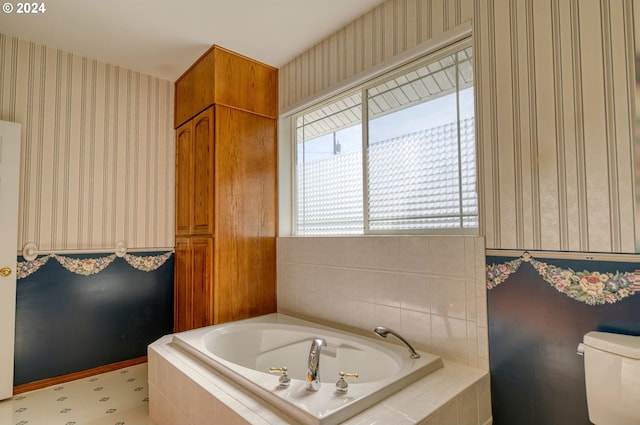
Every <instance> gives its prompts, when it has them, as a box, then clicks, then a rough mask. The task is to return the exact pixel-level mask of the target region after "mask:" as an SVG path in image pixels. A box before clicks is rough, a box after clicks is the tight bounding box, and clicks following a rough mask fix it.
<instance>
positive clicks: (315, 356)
mask: <svg viewBox="0 0 640 425" xmlns="http://www.w3.org/2000/svg"><path fill="white" fill-rule="evenodd" d="M326 346H327V341H325V340H324V339H322V338H314V339H313V341H311V349H310V350H309V362H308V366H307V385H306V387H307V391H318V390H319V389H320V352H321V350H322V347H326Z"/></svg>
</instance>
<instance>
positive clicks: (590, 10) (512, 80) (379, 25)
mask: <svg viewBox="0 0 640 425" xmlns="http://www.w3.org/2000/svg"><path fill="white" fill-rule="evenodd" d="M636 5H637V3H636V2H634V1H632V0H603V1H580V0H567V1H561V2H558V1H552V0H522V1H520V0H477V1H474V0H387V1H385V2H384V3H382V4H381V5H379V6H378V7H376V8H374V9H372V10H371V11H370V12H368V13H367V14H365V15H363V16H362V17H361V18H359V19H357V20H355V21H353V22H352V23H351V24H349V25H347V26H346V27H344V28H342V29H341V30H339V31H337V32H336V33H334V34H332V35H331V36H329V37H327V38H326V39H324V40H323V41H321V42H320V43H318V44H317V45H315V46H314V47H312V48H311V49H309V50H308V51H306V52H304V53H303V54H301V55H300V56H298V57H296V58H295V59H294V60H292V61H291V62H289V63H288V64H286V65H285V66H283V67H282V68H281V69H280V71H279V76H280V85H279V87H280V110H281V111H285V113H286V111H290V110H292V109H294V108H296V107H297V106H299V105H303V104H305V101H306V100H307V99H311V98H314V97H322V96H323V95H325V94H327V93H330V92H331V90H332V89H334V88H342V89H343V88H344V85H348V83H349V81H350V80H356V79H358V76H359V74H361V73H363V72H365V71H366V70H369V69H371V68H374V67H384V64H385V62H388V61H389V60H391V59H393V58H394V57H396V56H398V55H401V54H402V53H403V52H407V51H410V50H411V49H416V48H419V47H420V46H424V48H425V49H428V48H429V45H430V44H429V43H431V44H432V45H433V40H437V39H438V38H442V37H443V34H446V32H447V31H449V30H453V29H454V28H456V27H458V26H460V25H462V24H464V23H467V25H468V23H471V26H472V37H473V47H474V54H473V56H474V60H475V63H474V73H475V75H474V81H475V86H474V87H475V95H476V128H477V129H476V136H477V145H478V164H479V166H478V167H479V169H478V175H479V184H478V191H479V200H480V208H481V217H482V221H481V229H480V234H482V235H484V236H485V237H486V245H487V248H488V249H537V250H564V251H600V252H633V251H635V242H634V231H633V228H634V215H633V214H634V213H633V211H634V201H633V199H634V198H633V179H634V178H633V162H632V158H633V155H632V153H633V139H632V125H633V115H632V110H633V100H632V93H633V91H632V90H633V81H634V80H633V78H634V63H633V58H634V56H633V54H634V48H633V12H634V11H635V10H636V9H637V8H638V7H637V6H636Z"/></svg>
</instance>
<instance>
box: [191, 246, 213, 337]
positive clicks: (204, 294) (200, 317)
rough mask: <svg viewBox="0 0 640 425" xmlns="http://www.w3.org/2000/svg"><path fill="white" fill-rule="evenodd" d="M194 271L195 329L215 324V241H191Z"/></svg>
mask: <svg viewBox="0 0 640 425" xmlns="http://www.w3.org/2000/svg"><path fill="white" fill-rule="evenodd" d="M191 249H192V253H193V255H192V270H193V327H194V328H200V327H203V326H208V325H212V324H213V311H212V309H213V299H212V297H213V288H212V285H213V282H212V272H213V239H212V238H201V237H194V238H192V239H191Z"/></svg>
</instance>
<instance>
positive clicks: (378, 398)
mask: <svg viewBox="0 0 640 425" xmlns="http://www.w3.org/2000/svg"><path fill="white" fill-rule="evenodd" d="M252 322H253V323H265V324H269V323H273V324H284V325H295V326H304V327H312V328H317V329H319V330H325V331H327V332H334V333H338V334H343V335H346V336H348V337H352V338H357V339H363V340H366V341H367V342H369V343H372V344H375V345H381V346H383V347H388V349H390V350H392V351H394V352H397V353H402V356H406V359H407V360H408V361H409V362H411V361H415V362H416V363H417V362H421V363H424V364H423V365H422V366H420V367H419V369H421V370H420V371H419V372H418V373H416V371H413V373H414V374H413V375H411V374H405V376H403V377H402V378H400V379H397V380H395V381H390V382H386V381H389V379H387V380H382V382H385V384H384V385H382V386H380V385H379V384H378V387H377V388H376V389H375V390H374V391H372V392H371V396H369V397H368V398H366V397H364V398H363V397H358V399H357V400H355V401H354V402H352V403H350V404H348V405H344V406H341V407H339V408H336V409H334V410H333V411H332V412H331V414H330V415H328V416H322V415H318V414H316V413H314V412H310V411H309V410H307V409H304V408H301V407H299V406H295V405H292V403H291V402H289V401H287V400H284V399H283V397H281V396H280V394H279V393H278V392H277V391H272V390H269V389H268V388H265V386H264V385H260V384H258V383H256V382H255V380H256V379H254V380H251V379H249V378H247V377H246V376H244V375H242V374H239V373H237V371H236V370H234V367H233V365H234V364H233V363H231V362H229V361H227V360H224V359H220V358H218V359H212V358H211V357H210V356H209V355H207V354H206V353H203V352H201V351H200V350H198V349H197V348H195V347H193V346H191V345H189V344H188V343H186V342H184V338H182V337H183V336H184V335H189V336H190V337H191V336H197V335H200V334H206V333H207V332H209V331H210V329H211V328H215V327H222V326H234V325H237V324H246V323H252ZM169 344H170V345H171V346H172V347H174V348H176V349H177V350H179V351H181V352H182V353H184V354H186V355H188V356H192V357H194V358H195V359H196V360H198V361H200V362H203V363H205V364H206V365H207V366H209V367H211V368H212V369H214V370H215V371H217V372H219V373H221V374H222V375H223V376H225V377H226V378H227V379H230V380H231V381H235V382H236V383H237V384H238V385H241V386H242V387H243V388H244V389H245V390H247V391H249V392H250V393H252V394H253V395H255V396H256V397H259V398H261V399H262V400H264V401H266V402H267V403H269V404H271V405H272V406H274V407H275V408H277V409H279V410H281V411H283V412H285V413H286V414H287V415H289V416H291V417H294V418H296V419H297V420H299V421H302V422H303V423H313V424H314V425H335V424H339V423H342V422H343V421H345V420H347V419H349V418H350V417H352V416H354V415H357V414H359V413H360V412H362V411H364V410H366V409H368V408H369V407H371V406H372V405H375V404H377V403H381V402H384V400H385V399H387V398H388V397H390V396H391V395H393V394H394V393H396V392H397V391H399V390H401V389H403V388H404V387H406V386H408V385H411V384H412V383H414V382H416V381H417V380H420V379H422V378H424V377H425V376H428V375H429V374H431V373H433V372H434V371H437V370H438V369H441V368H443V367H444V362H443V360H442V358H441V357H440V356H438V355H435V354H432V353H428V352H426V351H422V350H418V352H419V353H420V354H421V356H422V358H421V359H418V360H412V359H410V358H409V352H408V351H407V350H406V347H404V346H401V345H398V344H394V343H390V342H387V341H385V340H381V339H378V338H374V337H369V336H365V335H362V334H360V333H354V332H350V331H348V330H344V329H339V328H335V327H332V326H328V325H325V324H321V323H317V322H313V321H310V320H305V319H301V318H298V317H294V316H290V315H287V314H283V313H270V314H266V315H262V316H258V317H254V318H249V319H243V320H239V321H234V322H228V323H223V324H219V325H213V326H208V327H204V328H198V329H193V330H190V331H185V332H180V333H178V334H173V335H171V339H170V343H169ZM214 357H215V355H214ZM256 374H258V375H257V376H262V375H264V373H263V372H261V371H255V370H254V371H253V372H252V373H250V375H252V376H253V377H254V378H255V376H256ZM276 381H277V377H273V382H276ZM350 385H351V384H350ZM329 387H331V388H329ZM321 392H324V394H325V396H330V393H333V385H331V386H329V385H327V384H325V385H323V387H322V388H321V390H320V392H318V394H319V393H321Z"/></svg>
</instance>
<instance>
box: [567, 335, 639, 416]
mask: <svg viewBox="0 0 640 425" xmlns="http://www.w3.org/2000/svg"><path fill="white" fill-rule="evenodd" d="M578 353H579V354H584V372H585V383H586V388H587V405H588V408H589V420H590V421H591V422H593V423H594V424H595V425H640V336H630V335H621V334H613V333H607V332H595V331H594V332H589V333H587V334H585V335H584V338H583V342H582V344H580V345H579V346H578Z"/></svg>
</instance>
